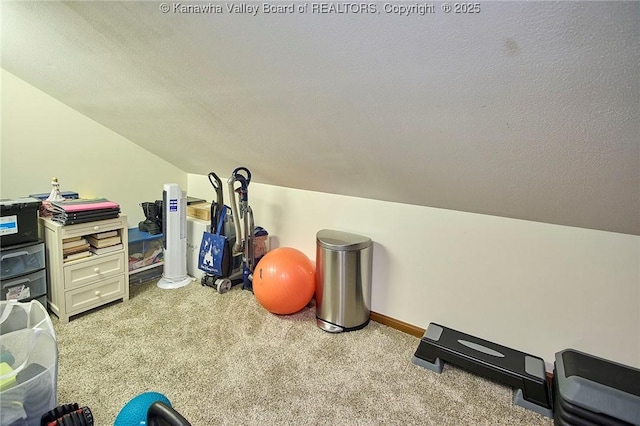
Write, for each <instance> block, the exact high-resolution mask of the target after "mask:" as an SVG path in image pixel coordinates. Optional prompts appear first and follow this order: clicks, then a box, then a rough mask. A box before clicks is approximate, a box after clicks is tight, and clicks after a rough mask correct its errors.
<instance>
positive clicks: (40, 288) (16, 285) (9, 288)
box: [0, 269, 47, 302]
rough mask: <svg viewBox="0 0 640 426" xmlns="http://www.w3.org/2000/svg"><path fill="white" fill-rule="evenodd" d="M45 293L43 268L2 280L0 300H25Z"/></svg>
mask: <svg viewBox="0 0 640 426" xmlns="http://www.w3.org/2000/svg"><path fill="white" fill-rule="evenodd" d="M46 294H47V277H46V274H45V270H44V269H43V270H41V271H38V272H34V273H32V274H29V275H24V276H21V277H18V278H14V279H12V280H3V281H2V292H1V293H0V300H18V301H21V302H22V301H26V300H29V299H32V298H36V297H39V296H42V295H46Z"/></svg>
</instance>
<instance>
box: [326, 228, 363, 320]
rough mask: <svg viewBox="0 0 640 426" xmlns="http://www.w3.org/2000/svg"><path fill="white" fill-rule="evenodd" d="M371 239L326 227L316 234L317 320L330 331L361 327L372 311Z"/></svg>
mask: <svg viewBox="0 0 640 426" xmlns="http://www.w3.org/2000/svg"><path fill="white" fill-rule="evenodd" d="M372 258H373V245H372V242H371V239H370V238H368V237H363V236H361V235H355V234H350V233H347V232H341V231H333V230H330V229H323V230H321V231H319V232H318V233H317V235H316V321H317V324H318V327H320V328H321V329H323V330H324V331H328V332H330V333H339V332H342V331H351V330H359V329H361V328H363V327H365V326H366V325H367V324H368V323H369V316H370V313H371V310H370V309H371V271H372Z"/></svg>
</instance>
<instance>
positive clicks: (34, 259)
mask: <svg viewBox="0 0 640 426" xmlns="http://www.w3.org/2000/svg"><path fill="white" fill-rule="evenodd" d="M44 262H45V260H44V243H37V244H33V245H28V246H26V247H25V246H24V245H23V246H21V247H18V248H14V249H11V250H2V252H1V254H0V265H1V266H0V268H2V269H0V271H1V273H0V276H1V277H2V280H3V281H4V280H6V279H9V278H13V277H17V276H18V275H24V274H29V273H31V272H34V271H38V270H40V269H42V268H44V265H45V263H44Z"/></svg>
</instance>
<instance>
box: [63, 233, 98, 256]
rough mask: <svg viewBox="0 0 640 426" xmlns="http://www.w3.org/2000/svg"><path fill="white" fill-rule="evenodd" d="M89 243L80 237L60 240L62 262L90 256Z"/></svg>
mask: <svg viewBox="0 0 640 426" xmlns="http://www.w3.org/2000/svg"><path fill="white" fill-rule="evenodd" d="M90 248H91V246H90V245H89V242H88V241H87V240H86V239H85V238H82V237H72V238H65V239H64V240H62V256H63V261H64V262H69V261H72V260H76V259H82V258H83V257H87V256H91V251H90V250H89V249H90Z"/></svg>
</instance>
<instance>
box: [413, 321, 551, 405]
mask: <svg viewBox="0 0 640 426" xmlns="http://www.w3.org/2000/svg"><path fill="white" fill-rule="evenodd" d="M412 361H413V363H414V364H416V365H419V366H420V367H424V368H428V369H429V370H432V371H435V372H436V373H442V368H443V366H444V362H448V363H450V364H453V365H456V366H458V367H461V368H463V369H465V370H467V371H470V372H472V373H475V374H477V375H479V376H482V377H485V378H488V379H490V380H494V381H496V382H498V383H501V384H504V385H507V386H510V387H512V388H513V403H514V404H516V405H519V406H521V407H524V408H527V409H529V410H532V411H535V412H536V413H539V414H542V415H543V416H546V417H549V418H553V405H552V403H551V392H550V387H549V383H548V382H547V375H546V372H545V368H544V360H543V359H542V358H540V357H536V356H533V355H529V354H526V353H524V352H520V351H516V350H514V349H510V348H507V347H505V346H501V345H498V344H496V343H492V342H488V341H486V340H482V339H479V338H477V337H474V336H471V335H469V334H465V333H461V332H459V331H456V330H452V329H450V328H447V327H444V326H442V325H439V324H435V323H430V324H429V327H427V330H426V331H425V333H424V336H423V337H422V340H420V344H419V345H418V349H417V350H416V352H415V354H414V356H413V359H412Z"/></svg>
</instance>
